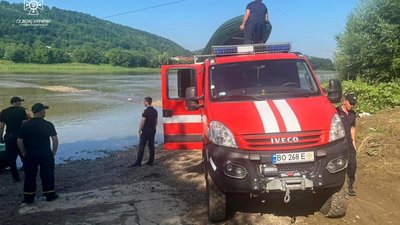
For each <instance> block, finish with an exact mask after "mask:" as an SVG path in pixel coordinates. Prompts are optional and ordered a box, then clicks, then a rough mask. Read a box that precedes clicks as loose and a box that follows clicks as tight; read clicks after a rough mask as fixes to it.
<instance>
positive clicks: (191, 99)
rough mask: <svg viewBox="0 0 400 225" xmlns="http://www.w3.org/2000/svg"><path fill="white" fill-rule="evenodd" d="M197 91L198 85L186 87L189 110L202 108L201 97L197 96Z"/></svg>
mask: <svg viewBox="0 0 400 225" xmlns="http://www.w3.org/2000/svg"><path fill="white" fill-rule="evenodd" d="M196 93H197V90H196V87H188V88H186V92H185V97H186V108H187V110H189V111H195V110H198V109H199V108H200V104H199V98H198V97H197V96H196Z"/></svg>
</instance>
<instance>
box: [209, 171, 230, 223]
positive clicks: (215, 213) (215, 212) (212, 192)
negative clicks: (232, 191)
mask: <svg viewBox="0 0 400 225" xmlns="http://www.w3.org/2000/svg"><path fill="white" fill-rule="evenodd" d="M206 189H207V190H206V191H207V208H208V219H209V220H210V221H212V222H220V221H224V220H226V216H227V214H226V213H227V207H226V195H225V194H224V193H223V192H221V191H220V190H219V189H218V187H217V185H215V184H214V182H213V181H212V179H211V177H210V175H208V174H206Z"/></svg>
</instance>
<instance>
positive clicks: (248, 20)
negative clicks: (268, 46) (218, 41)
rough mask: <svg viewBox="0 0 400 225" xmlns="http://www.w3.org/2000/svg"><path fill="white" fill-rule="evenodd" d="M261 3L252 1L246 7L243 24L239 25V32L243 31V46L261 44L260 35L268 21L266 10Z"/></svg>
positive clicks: (258, 0)
mask: <svg viewBox="0 0 400 225" xmlns="http://www.w3.org/2000/svg"><path fill="white" fill-rule="evenodd" d="M261 1H262V0H254V1H253V2H251V3H249V4H248V5H247V7H246V12H245V14H244V17H243V22H242V25H240V30H242V31H243V30H244V43H245V44H257V43H262V40H263V38H262V35H263V33H264V30H265V24H266V22H267V21H268V9H267V7H266V6H265V5H264V3H262V2H261Z"/></svg>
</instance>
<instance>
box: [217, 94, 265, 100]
mask: <svg viewBox="0 0 400 225" xmlns="http://www.w3.org/2000/svg"><path fill="white" fill-rule="evenodd" d="M229 98H251V99H255V100H257V101H261V100H262V99H260V98H258V97H256V96H254V95H222V96H218V97H217V98H215V99H229Z"/></svg>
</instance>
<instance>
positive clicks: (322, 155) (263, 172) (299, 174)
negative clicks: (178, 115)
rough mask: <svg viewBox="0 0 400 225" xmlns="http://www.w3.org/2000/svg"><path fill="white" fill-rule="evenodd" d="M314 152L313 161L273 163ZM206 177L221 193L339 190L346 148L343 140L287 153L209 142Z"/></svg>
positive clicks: (206, 157) (345, 159) (345, 161)
mask: <svg viewBox="0 0 400 225" xmlns="http://www.w3.org/2000/svg"><path fill="white" fill-rule="evenodd" d="M309 152H313V153H314V160H313V161H310V162H300V163H283V164H276V163H274V161H276V160H275V159H273V157H276V154H282V153H309ZM204 160H205V166H206V170H207V175H208V176H211V179H212V180H213V182H214V183H215V184H216V185H217V186H218V188H219V190H221V191H222V192H224V193H250V194H251V195H259V194H266V193H270V192H284V193H286V195H285V202H288V201H289V200H290V191H295V190H300V191H305V190H318V189H325V188H336V187H341V186H342V185H343V182H344V180H345V177H346V168H347V162H348V147H347V142H346V140H345V139H340V140H337V141H335V142H333V143H329V144H327V145H323V146H318V147H313V148H308V149H301V150H288V151H245V150H240V149H235V148H229V147H222V146H218V145H215V144H213V143H209V144H207V145H206V146H205V152H204Z"/></svg>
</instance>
